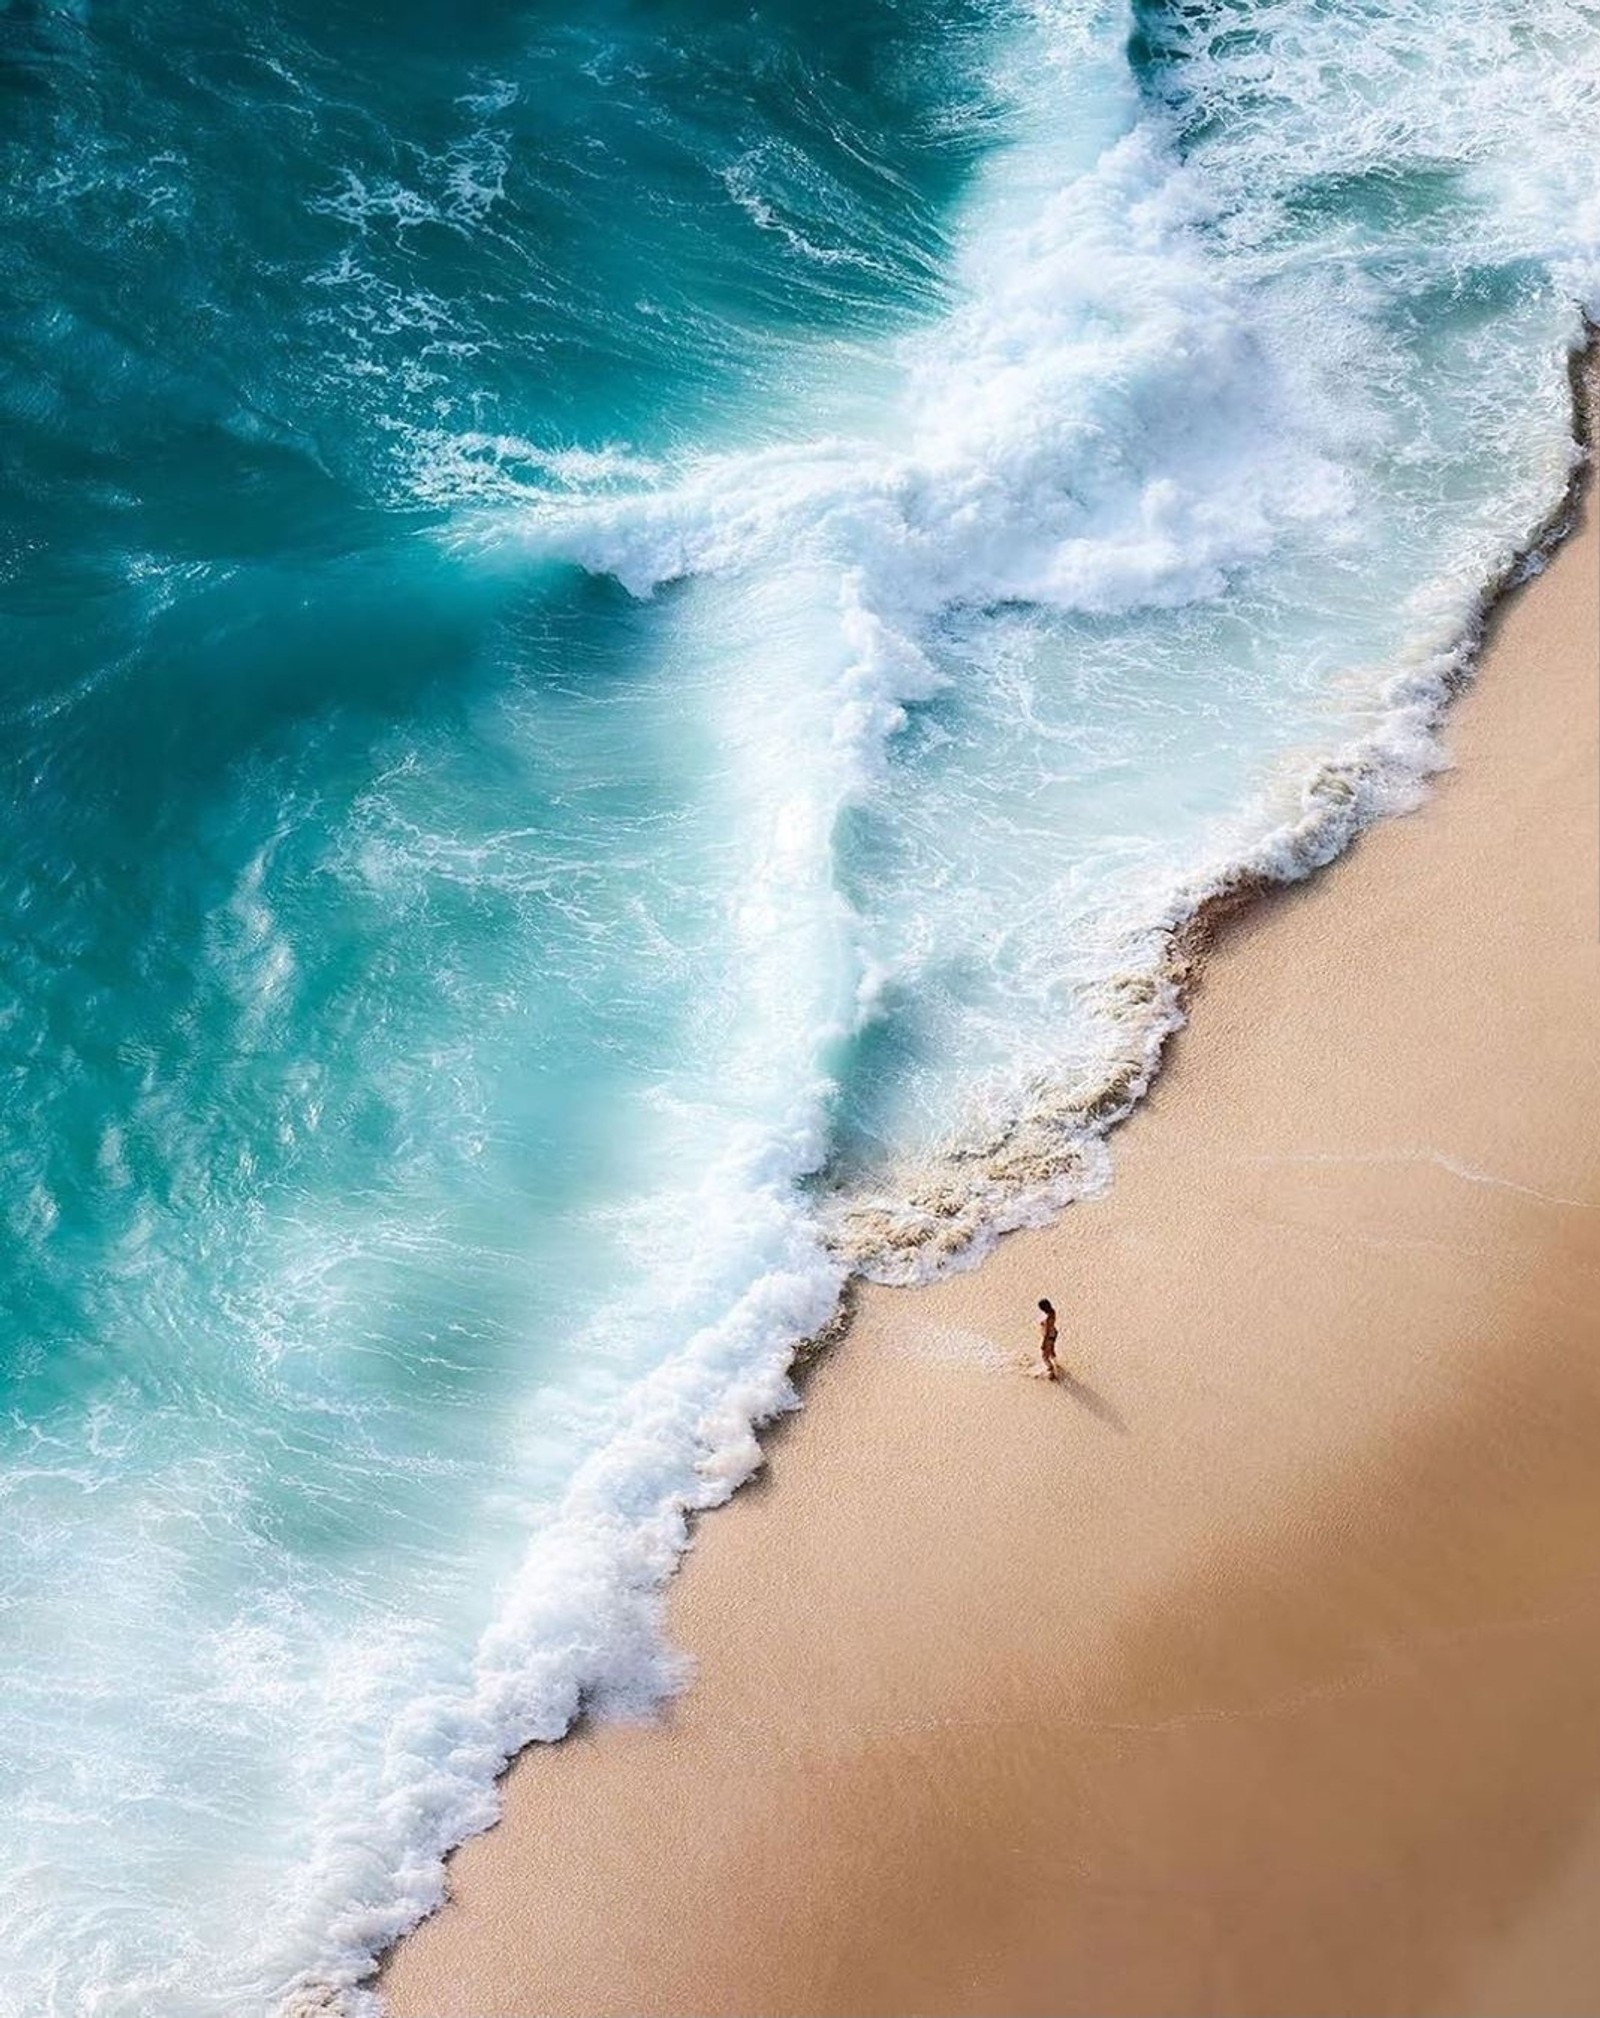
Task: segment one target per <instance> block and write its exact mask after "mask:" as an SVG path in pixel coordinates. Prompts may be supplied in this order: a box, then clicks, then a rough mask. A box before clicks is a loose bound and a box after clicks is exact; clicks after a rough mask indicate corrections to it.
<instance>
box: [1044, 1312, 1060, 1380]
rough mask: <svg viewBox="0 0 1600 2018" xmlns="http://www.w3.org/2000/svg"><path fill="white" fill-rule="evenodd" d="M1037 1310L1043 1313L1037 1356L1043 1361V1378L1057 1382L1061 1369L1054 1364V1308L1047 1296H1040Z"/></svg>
mask: <svg viewBox="0 0 1600 2018" xmlns="http://www.w3.org/2000/svg"><path fill="white" fill-rule="evenodd" d="M1039 1309H1040V1310H1041V1311H1042V1312H1043V1315H1042V1316H1041V1317H1040V1319H1039V1354H1040V1357H1041V1358H1042V1359H1043V1360H1044V1370H1045V1376H1046V1378H1047V1379H1049V1380H1059V1379H1060V1378H1061V1369H1060V1367H1059V1366H1057V1364H1056V1307H1055V1305H1054V1304H1053V1303H1052V1302H1051V1301H1050V1299H1049V1297H1048V1296H1041V1297H1040V1299H1039Z"/></svg>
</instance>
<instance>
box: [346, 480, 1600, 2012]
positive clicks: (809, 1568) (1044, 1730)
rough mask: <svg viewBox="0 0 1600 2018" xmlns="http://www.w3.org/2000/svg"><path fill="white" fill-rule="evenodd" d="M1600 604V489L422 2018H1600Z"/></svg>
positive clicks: (745, 1532)
mask: <svg viewBox="0 0 1600 2018" xmlns="http://www.w3.org/2000/svg"><path fill="white" fill-rule="evenodd" d="M1597 611H1600V543H1597V534H1596V514H1595V512H1594V509H1593V504H1592V499H1591V500H1590V501H1589V502H1588V503H1587V504H1586V505H1585V506H1584V508H1583V511H1582V515H1581V522H1580V524H1579V527H1578V529H1577V531H1576V532H1575V533H1574V534H1573V535H1572V536H1571V537H1569V538H1568V540H1567V541H1566V542H1565V544H1564V545H1562V546H1561V548H1560V549H1559V550H1558V552H1557V553H1556V555H1555V557H1554V559H1553V561H1552V562H1551V564H1550V565H1549V567H1548V568H1547V569H1546V571H1545V572H1544V573H1543V574H1541V575H1540V576H1538V577H1537V578H1536V579H1535V580H1534V581H1533V582H1532V583H1531V584H1530V585H1529V586H1527V587H1525V588H1523V589H1521V590H1519V591H1517V592H1516V593H1514V594H1513V595H1512V596H1511V597H1509V598H1508V599H1507V600H1506V602H1505V603H1503V604H1502V606H1501V608H1500V610H1499V612H1498V614H1497V617H1496V620H1495V623H1494V626H1493V630H1492V636H1491V639H1490V643H1489V646H1488V648H1487V650H1486V652H1485V654H1484V657H1483V659H1482V662H1481V665H1480V670H1479V673H1478V676H1477V679H1476V680H1475V682H1474V683H1473V685H1472V686H1471V687H1470V688H1469V689H1468V691H1467V692H1466V693H1465V694H1464V695H1463V697H1462V698H1461V700H1460V701H1459V702H1458V704H1457V706H1456V708H1455V710H1454V712H1453V715H1452V718H1451V720H1450V723H1449V725H1448V729H1447V743H1448V747H1449V749H1450V752H1451V755H1452V758H1453V760H1454V765H1455V768H1454V769H1453V770H1452V771H1451V772H1449V773H1448V774H1447V775H1445V776H1443V777H1442V778H1441V779H1439V780H1438V781H1437V783H1436V785H1435V788H1434V790H1433V793H1432V796H1431V798H1430V800H1429V802H1428V804H1427V805H1426V806H1425V807H1424V809H1423V810H1422V811H1421V812H1419V813H1417V814H1416V815H1414V816H1412V817H1409V818H1407V819H1403V820H1396V821H1390V822H1387V823H1385V824H1383V825H1382V826H1381V827H1379V828H1378V829H1376V830H1374V831H1373V832H1371V833H1370V834H1368V835H1367V836H1366V837H1365V838H1364V839H1363V840H1362V841H1361V842H1360V843H1359V844H1358V845H1357V846H1356V847H1355V848H1354V849H1353V850H1352V852H1351V853H1350V854H1349V855H1347V856H1346V857H1345V858H1344V859H1342V860H1341V861H1340V862H1338V863H1337V864H1335V865H1334V866H1333V867H1332V868H1331V869H1330V870H1328V871H1326V872H1324V873H1323V874H1321V875H1320V876H1318V877H1317V878H1316V879H1314V880H1313V881H1312V882H1311V883H1309V884H1307V885H1304V886H1301V887H1299V888H1297V889H1294V890H1291V891H1287V892H1283V893H1281V894H1277V895H1274V896H1272V897H1271V898H1269V899H1267V900H1264V901H1261V902H1259V903H1257V904H1255V905H1254V906H1252V907H1251V908H1250V909H1249V910H1248V911H1247V912H1246V913H1245V914H1244V915H1243V916H1242V917H1241V918H1240V919H1239V920H1237V921H1236V922H1235V923H1234V924H1232V925H1231V926H1230V927H1229V928H1228V929H1227V931H1226V932H1225V934H1224V935H1223V936H1222V938H1221V939H1220V941H1219V942H1218V943H1217V944H1216V945H1215V946H1214V947H1213V948H1212V949H1211V951H1210V953H1209V954H1208V957H1207V960H1206V964H1205V970H1204V973H1203V977H1202V979H1201V981H1200V984H1199V985H1198V987H1197V990H1196V993H1195V996H1194V999H1193V1003H1192V1015H1191V1023H1190V1027H1189V1028H1188V1030H1187V1031H1186V1032H1185V1033H1184V1034H1183V1035H1182V1036H1181V1037H1180V1038H1179V1039H1178V1040H1177V1041H1176V1043H1175V1045H1174V1047H1173V1050H1172V1053H1171V1057H1170V1063H1169V1065H1168V1067H1167V1069H1166V1070H1165V1071H1164V1072H1163V1074H1162V1076H1161V1078H1160V1080H1159V1082H1158V1085H1157V1087H1156V1089H1155V1091H1154V1093H1153V1094H1152V1096H1151V1097H1150V1098H1149V1099H1148V1101H1147V1102H1146V1103H1145V1104H1144V1106H1143V1108H1142V1109H1141V1110H1140V1111H1139V1112H1138V1113H1137V1115H1136V1116H1135V1117H1134V1119H1133V1120H1132V1121H1131V1122H1129V1123H1128V1124H1127V1126H1126V1127H1125V1128H1123V1129H1122V1130H1121V1131H1119V1133H1118V1135H1117V1137H1116V1140H1115V1165H1116V1174H1115V1180H1114V1183H1113V1184H1112V1186H1111V1189H1110V1190H1109V1192H1108V1193H1107V1195H1106V1196H1105V1197H1104V1198H1103V1199H1100V1200H1096V1201H1092V1202H1089V1203H1085V1204H1081V1205H1079V1206H1077V1207H1075V1208H1073V1209H1072V1210H1071V1211H1070V1212H1069V1213H1068V1214H1067V1215H1066V1216H1065V1217H1064V1218H1063V1220H1062V1221H1061V1222H1060V1223H1059V1224H1058V1225H1056V1226H1055V1227H1053V1228H1051V1229H1049V1230H1047V1231H1044V1232H1041V1233H1036V1234H1023V1235H1017V1236H1014V1237H1013V1238H1011V1239H1008V1240H1007V1241H1006V1242H1004V1243H1003V1245H1002V1247H1001V1248H1000V1250H999V1251H998V1252H997V1253H996V1254H995V1255H994V1256H992V1257H991V1258H990V1260H989V1261H987V1262H986V1263H985V1264H984V1265H983V1267H982V1268H980V1269H978V1270H976V1271H974V1272H972V1273H969V1274H966V1275H962V1276H958V1277H954V1278H951V1279H949V1280H947V1281H944V1282H941V1283H939V1284H937V1285H935V1286H933V1287H931V1288H928V1289H922V1290H914V1291H891V1290H879V1289H873V1290H870V1291H868V1292H867V1293H866V1294H865V1295H864V1296H863V1297H862V1298H861V1301H860V1305H859V1308H858V1311H857V1314H856V1317H855V1320H854V1322H853V1323H852V1325H851V1327H850V1329H849V1331H848V1333H847V1334H846V1336H845V1338H844V1340H843V1342H842V1343H841V1344H840V1345H838V1346H837V1347H836V1348H835V1349H833V1350H831V1351H830V1352H829V1353H827V1354H826V1355H825V1356H824V1357H823V1358H822V1359H821V1361H820V1362H819V1363H818V1364H817V1366H816V1367H815V1368H814V1370H813V1371H812V1373H811V1374H810V1376H809V1377H808V1379H807V1382H806V1387H805V1408H804V1411H803V1413H802V1414H801V1415H799V1416H798V1417H796V1418H794V1419H793V1420H791V1421H790V1422H788V1423H786V1424H784V1425H782V1426H780V1427H779V1428H778V1429H777V1430H775V1431H774V1432H773V1433H771V1435H770V1439H769V1451H770V1462H769V1466H768V1469H767V1472H766V1473H765V1475H764V1476H763V1478H762V1479H761V1480H760V1481H758V1482H757V1483H756V1484H755V1485H753V1486H751V1487H749V1488H747V1489H746V1490H745V1491H743V1492H741V1493H740V1494H739V1495H738V1496H737V1498H736V1499H735V1501H734V1503H733V1504H732V1505H731V1506H730V1507H729V1508H728V1509H726V1510H725V1511H723V1512H720V1513H718V1514H717V1515H715V1516H714V1517H713V1518H711V1519H709V1520H708V1521H707V1522H706V1523H705V1524H704V1526H703V1527H702V1528H701V1530H700V1533H699V1536H698V1538H697V1541H696V1545H695V1548H694V1550H693V1553H692V1555H691V1557H690V1559H689V1561H688V1563H687V1564H686V1566H685V1568H684V1570H683V1572H682V1573H681V1575H680V1576H679V1578H678V1579H677V1582H676V1584H675V1586H674V1588H673V1591H672V1595H671V1601H670V1623H671V1630H672V1632H673V1635H674V1636H675V1638H676V1639H677V1641H678V1642H679V1644H681V1645H682V1646H683V1647H685V1648H686V1649H688V1650H689V1652H690V1653H691V1654H692V1655H693V1657H694V1660H695V1663H696V1675H695V1680H694V1682H693V1685H692V1687H691V1688H690V1689H689V1690H688V1691H687V1693H686V1694H684V1695H683V1697H682V1698H681V1699H680V1700H678V1701H677V1702H676V1703H675V1704H674V1705H673V1706H672V1708H671V1710H670V1712H669V1713H668V1714H666V1715H665V1716H664V1717H663V1718H662V1719H661V1720H660V1722H659V1723H657V1724H654V1725H650V1726H639V1727H618V1726H608V1727H604V1728H589V1729H585V1730H583V1731H582V1732H580V1733H579V1734H577V1735H576V1736H575V1737H574V1738H572V1739H571V1740H569V1741H568V1742H567V1743H565V1744H564V1745H561V1746H559V1747H556V1748H553V1749H547V1750H536V1751H534V1752H532V1753H529V1754H527V1755H525V1756H524V1757H523V1759H522V1760H521V1761H520V1762H519V1763H518V1764H517V1766H516V1768H515V1769H514V1771H513V1773H512V1774H511V1776H510V1778H509V1782H508V1786H507V1800H506V1812H505V1819H504V1821H503V1823H502V1824H501V1825H500V1827H499V1828H497V1829H496V1830H494V1831H493V1832H492V1833H491V1834H489V1835H488V1836H485V1837H482V1838H480V1839H478V1840H476V1841H474V1842H472V1843H470V1844H468V1845H467V1846H466V1847H465V1848H464V1849H463V1850H462V1851H461V1852H460V1854H459V1855H458V1856H457V1858H456V1859H455V1861H454V1863H453V1865H452V1893H453V1897H452V1903H451V1904H450V1905H448V1906H447V1907H446V1908H445V1909H444V1910H443V1911H442V1912H441V1913H439V1914H438V1915H436V1916H435V1918H434V1919H433V1920H432V1921H430V1922H429V1923H427V1924H426V1925H425V1926H423V1927H422V1928H421V1929H419V1930H418V1932H417V1933H416V1934H415V1935H413V1936H412V1937H411V1938H410V1939H409V1940H408V1941H407V1942H406V1943H404V1944H403V1945H402V1947H401V1949H400V1950H399V1951H398V1953H397V1954H396V1955H395V1956H393V1957H392V1958H391V1960H390V1962H389V1965H388V1968H387V1970H386V1974H385V1977H384V1989H385V1992H386V1994H387V1997H388V2000H389V2003H390V2006H391V2008H392V2010H393V2011H394V2012H395V2013H397V2014H402V2018H420V2014H429V2018H445V2014H452V2013H460V2014H468V2013H470V2014H476V2018H492V2014H513V2013H514V2014H520V2018H529V2014H535V2013H551V2014H562V2018H577V2014H591V2013H593V2014H613V2013H638V2014H694V2013H703V2014H724V2013H726V2014H736V2013H744V2014H769V2013H770V2014H778V2013H794V2014H828V2013H841V2014H868V2013H910V2012H917V2013H945V2012H949V2013H957V2012H961V2013H995V2014H1000V2013H1015V2014H1024V2013H1040V2014H1051V2013H1054V2014H1065V2013H1199V2012H1205V2013H1220V2012H1228V2013H1254V2012H1260V2013H1323V2012H1326V2013H1330V2014H1331V2013H1351V2012H1361V2013H1422V2012H1450V2013H1469V2012H1470V2013H1485V2014H1486V2013H1521V2014H1557V2013H1563V2014H1565V2013H1588V2012H1596V2011H1600V1918H1597V1916H1596V1915H1595V1914H1594V1912H1593V1910H1592V1908H1593V1902H1594V1899H1595V1897H1596V1896H1597V1887H1600V861H1597V853H1600V748H1597V726H1600V634H1597V622H1600V619H1597ZM1041 1295H1049V1296H1052V1297H1053V1298H1054V1299H1055V1301H1056V1303H1057V1305H1058V1306H1059V1308H1060V1310H1061V1313H1062V1339H1063V1355H1064V1360H1065V1363H1066V1365H1067V1367H1068V1368H1069V1370H1070V1375H1071V1378H1070V1379H1069V1380H1068V1381H1066V1382H1064V1383H1062V1384H1061V1385H1059V1386H1052V1385H1050V1384H1048V1383H1046V1382H1045V1381H1043V1380H1042V1379H1040V1378H1038V1377H1037V1375H1036V1372H1035V1361H1034V1355H1033V1338H1034V1317H1033V1312H1034V1305H1035V1301H1036V1299H1037V1298H1038V1297H1039V1296H1041Z"/></svg>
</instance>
